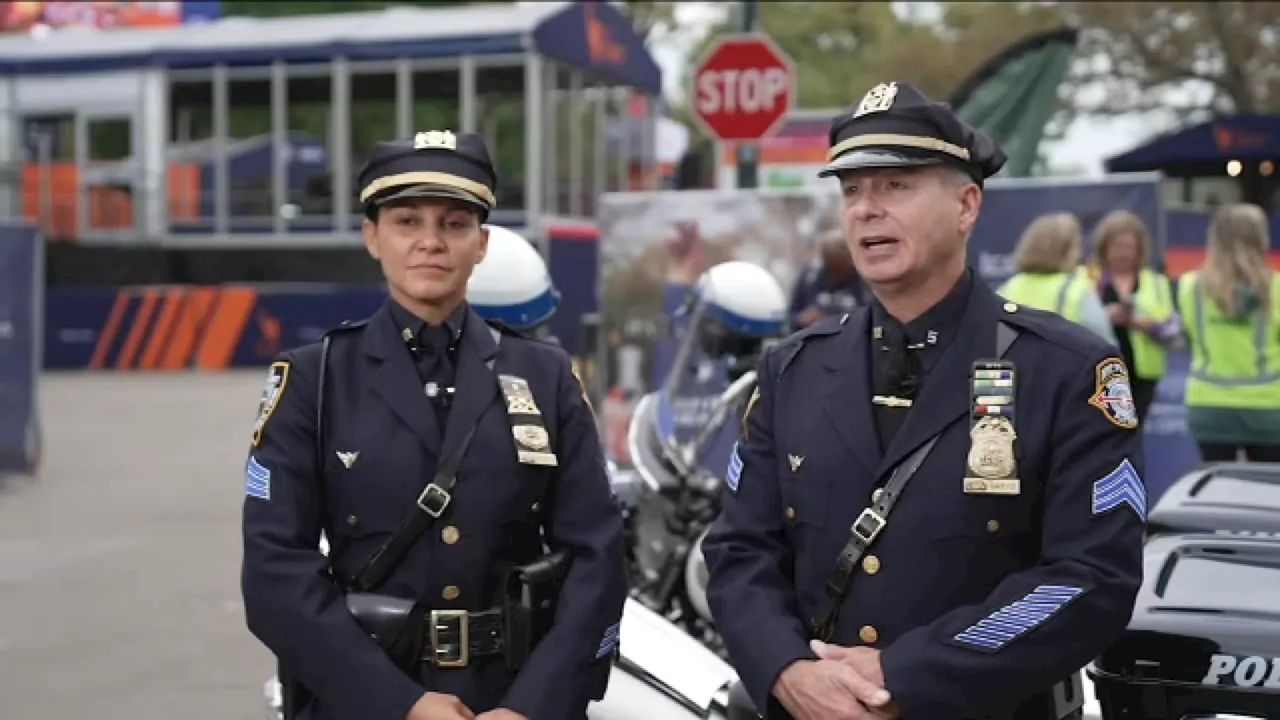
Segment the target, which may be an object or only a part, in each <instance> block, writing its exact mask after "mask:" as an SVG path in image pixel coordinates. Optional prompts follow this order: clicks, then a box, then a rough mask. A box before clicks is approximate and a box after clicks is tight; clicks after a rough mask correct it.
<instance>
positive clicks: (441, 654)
mask: <svg viewBox="0 0 1280 720" xmlns="http://www.w3.org/2000/svg"><path fill="white" fill-rule="evenodd" d="M430 620H431V630H430V634H431V662H432V663H433V664H434V665H435V666H436V667H442V668H462V667H466V666H467V665H469V664H470V663H471V616H470V614H469V613H468V612H467V611H466V610H432V611H431V618H430ZM453 623H457V628H458V652H457V654H456V656H454V657H450V656H449V655H450V654H447V653H446V652H445V651H443V650H441V649H440V632H441V631H442V630H451V629H452V628H451V627H450V625H451V624H453Z"/></svg>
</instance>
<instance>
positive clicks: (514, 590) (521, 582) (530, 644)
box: [502, 552, 571, 672]
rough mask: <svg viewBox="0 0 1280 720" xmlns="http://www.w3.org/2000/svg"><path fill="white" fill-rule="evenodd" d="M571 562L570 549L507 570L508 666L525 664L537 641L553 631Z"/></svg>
mask: <svg viewBox="0 0 1280 720" xmlns="http://www.w3.org/2000/svg"><path fill="white" fill-rule="evenodd" d="M570 564H571V561H570V558H569V555H568V554H567V553H564V552H555V553H550V554H547V555H543V556H542V557H540V558H538V559H537V560H535V561H533V562H531V563H529V564H527V565H518V566H516V567H513V568H511V569H510V570H508V571H507V572H506V577H505V578H503V587H504V592H503V598H502V616H503V623H504V624H505V625H506V638H505V648H506V653H505V654H506V662H507V668H508V669H509V670H511V671H513V672H514V671H517V670H519V669H520V668H521V667H523V666H524V664H525V662H527V661H528V660H529V656H530V655H532V654H533V649H534V648H535V647H537V646H538V642H539V641H541V640H542V638H544V637H546V636H547V633H549V632H550V631H551V626H552V624H554V623H555V620H556V608H557V606H558V605H559V601H560V590H561V588H562V587H563V586H564V578H565V575H567V574H568V572H569V566H570Z"/></svg>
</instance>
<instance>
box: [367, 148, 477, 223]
mask: <svg viewBox="0 0 1280 720" xmlns="http://www.w3.org/2000/svg"><path fill="white" fill-rule="evenodd" d="M357 183H358V184H359V187H360V202H361V203H362V204H363V205H364V207H365V214H366V215H368V216H370V217H372V216H373V212H374V210H375V209H376V208H378V207H379V206H381V205H383V204H384V203H387V202H391V201H394V200H403V199H409V198H420V197H439V198H452V199H455V200H462V201H465V202H468V203H471V204H473V205H476V206H478V207H479V209H480V211H481V213H480V214H481V216H482V217H488V214H489V212H490V211H491V210H493V208H494V206H495V205H496V204H497V197H496V196H495V195H494V191H495V189H496V188H497V186H498V174H497V171H495V170H494V168H493V161H492V160H490V159H489V149H488V148H487V147H485V144H484V140H482V139H481V138H480V136H479V135H476V134H474V133H457V134H454V133H452V132H450V131H448V130H431V131H428V132H420V133H418V134H416V135H414V136H413V138H411V139H409V140H396V141H393V142H380V143H378V144H377V146H376V147H375V148H374V149H373V154H372V155H370V156H369V161H368V162H367V163H365V165H364V167H363V168H361V170H360V175H359V177H358V179H357Z"/></svg>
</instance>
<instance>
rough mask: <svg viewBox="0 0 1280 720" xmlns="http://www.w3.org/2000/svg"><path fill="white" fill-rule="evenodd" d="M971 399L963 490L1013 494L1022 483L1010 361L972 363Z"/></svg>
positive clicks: (969, 492)
mask: <svg viewBox="0 0 1280 720" xmlns="http://www.w3.org/2000/svg"><path fill="white" fill-rule="evenodd" d="M971 398H972V403H971V408H970V423H971V424H970V426H969V440H970V443H969V456H968V462H967V463H966V464H967V467H966V469H965V478H964V491H965V493H967V494H970V495H1017V494H1019V493H1020V492H1021V491H1022V483H1021V481H1020V480H1019V479H1018V461H1017V453H1016V451H1015V449H1014V443H1015V441H1016V440H1017V439H1018V434H1017V432H1016V431H1015V430H1014V426H1013V409H1014V407H1013V406H1014V369H1013V363H1010V362H979V363H976V364H975V365H974V368H973V393H972V395H971Z"/></svg>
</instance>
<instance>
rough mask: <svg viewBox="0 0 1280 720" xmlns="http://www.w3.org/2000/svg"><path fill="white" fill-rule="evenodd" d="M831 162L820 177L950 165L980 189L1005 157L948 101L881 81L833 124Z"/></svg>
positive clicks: (829, 157) (900, 85) (1002, 164)
mask: <svg viewBox="0 0 1280 720" xmlns="http://www.w3.org/2000/svg"><path fill="white" fill-rule="evenodd" d="M827 139H828V144H829V145H830V148H831V149H830V150H829V151H828V154H827V160H828V164H827V166H826V167H825V168H823V169H822V171H821V172H819V173H818V176H819V177H830V176H832V175H839V174H840V173H842V172H844V171H846V170H858V169H863V168H892V167H911V166H917V165H940V164H944V163H946V164H952V165H955V166H957V167H960V168H962V169H964V170H965V171H966V172H968V173H969V175H970V176H971V177H972V178H973V179H974V181H975V182H977V183H978V184H979V185H981V184H982V181H983V180H984V179H986V178H988V177H991V176H992V175H994V174H996V173H997V172H999V171H1000V168H1001V167H1003V166H1004V163H1005V160H1006V157H1005V154H1004V153H1003V152H1002V151H1001V150H1000V148H999V147H997V146H996V144H995V141H993V140H992V139H991V138H990V137H988V136H987V135H986V134H985V133H983V132H982V131H981V130H978V129H976V128H973V127H971V126H970V125H969V124H967V123H966V122H964V121H963V120H961V119H960V118H959V117H957V116H956V114H955V113H954V112H952V110H951V106H949V105H947V104H946V103H939V102H933V101H932V100H930V99H929V98H927V97H925V96H924V93H922V92H920V90H919V89H918V88H916V86H914V85H911V84H910V83H892V82H891V83H880V84H879V85H876V86H875V87H874V88H871V90H870V91H869V92H867V94H866V95H864V96H863V97H862V100H861V101H860V102H859V103H858V104H857V105H854V106H852V107H850V108H849V109H848V110H845V111H844V112H842V113H840V114H839V115H837V116H836V117H835V118H834V119H833V120H832V121H831V131H830V132H829V134H828V138H827Z"/></svg>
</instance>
